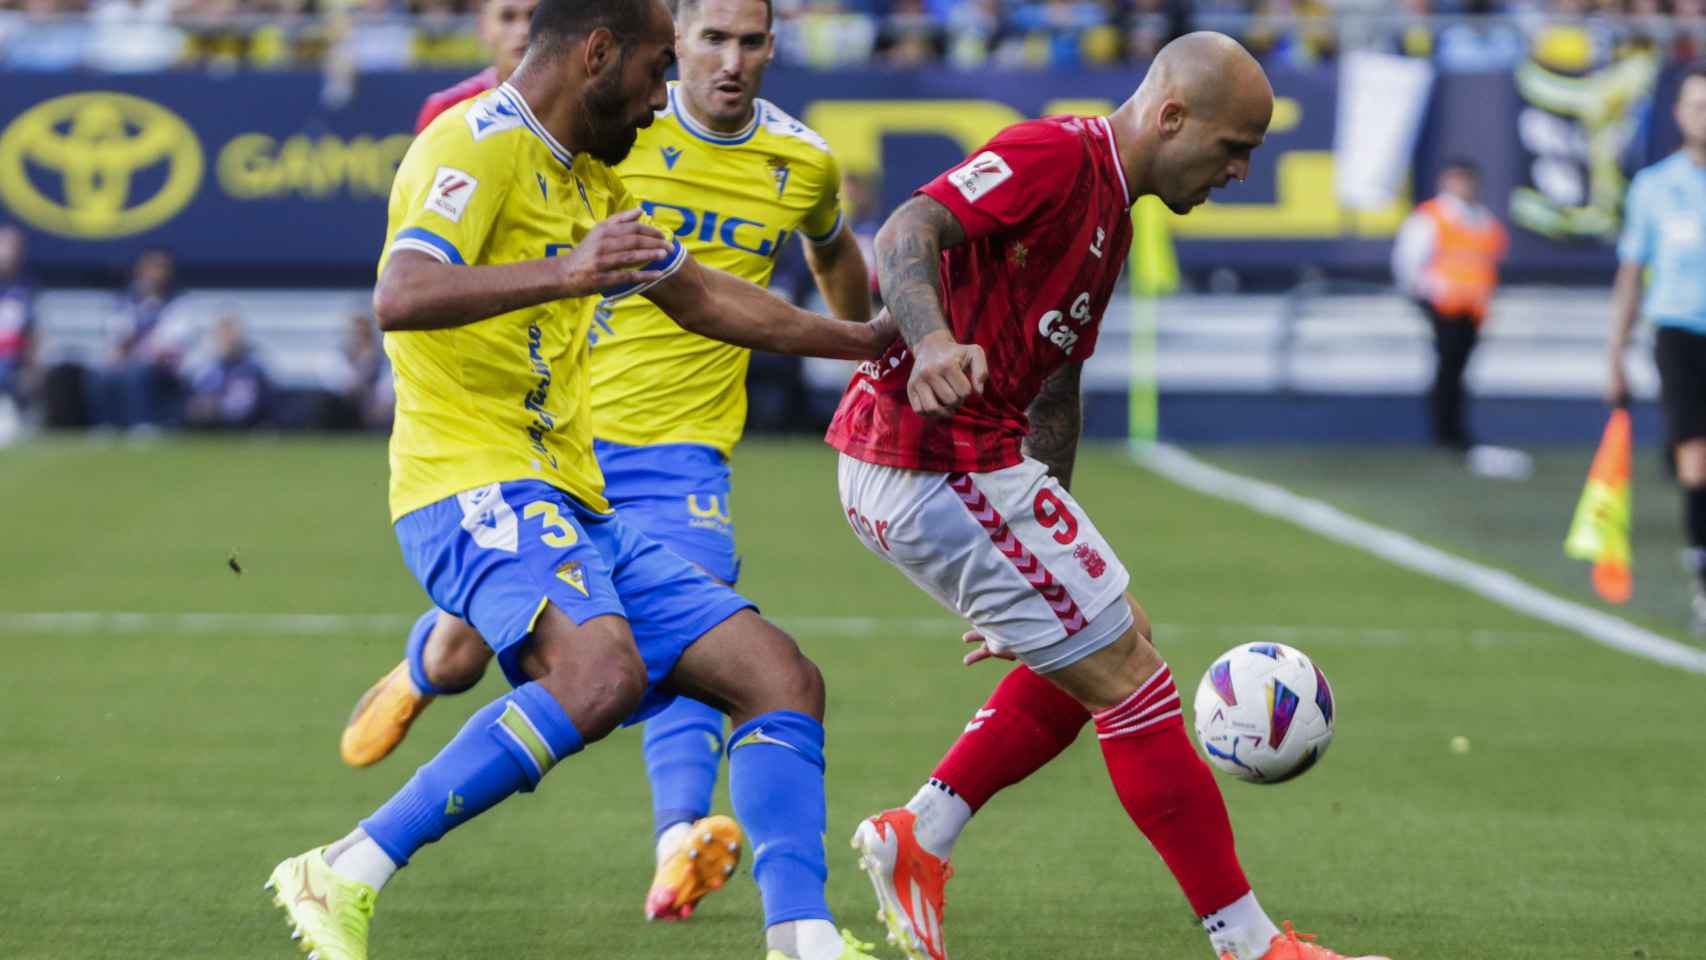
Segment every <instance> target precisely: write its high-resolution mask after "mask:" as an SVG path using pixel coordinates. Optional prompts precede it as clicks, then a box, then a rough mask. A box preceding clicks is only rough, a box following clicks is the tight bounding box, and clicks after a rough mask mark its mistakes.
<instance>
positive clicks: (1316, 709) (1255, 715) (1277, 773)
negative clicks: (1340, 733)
mask: <svg viewBox="0 0 1706 960" xmlns="http://www.w3.org/2000/svg"><path fill="white" fill-rule="evenodd" d="M1333 712H1334V711H1333V688H1332V687H1330V686H1328V685H1327V676H1326V674H1324V673H1322V672H1321V668H1320V667H1317V666H1316V665H1315V663H1314V661H1312V660H1310V659H1309V658H1308V657H1306V656H1304V655H1303V653H1302V652H1301V651H1299V650H1297V649H1295V648H1293V647H1288V646H1286V645H1285V644H1283V643H1246V644H1244V645H1242V646H1237V647H1233V648H1232V649H1231V650H1228V651H1226V652H1225V653H1224V654H1222V655H1221V656H1219V657H1217V658H1215V661H1214V664H1213V665H1212V666H1210V667H1209V668H1208V672H1207V673H1205V674H1203V678H1202V683H1201V684H1198V686H1197V701H1196V727H1197V742H1199V743H1201V744H1202V748H1203V752H1204V753H1206V754H1208V762H1209V763H1210V764H1213V765H1214V767H1215V769H1217V770H1220V771H1221V772H1222V773H1229V774H1231V775H1232V776H1234V777H1237V778H1238V779H1240V780H1248V781H1250V782H1251V783H1281V782H1283V781H1286V780H1290V779H1292V778H1293V777H1296V776H1299V775H1301V774H1302V773H1303V772H1304V771H1306V770H1308V769H1309V768H1310V767H1313V766H1314V765H1315V764H1316V763H1317V762H1318V761H1319V760H1320V759H1321V755H1322V754H1324V753H1326V752H1327V747H1328V745H1329V744H1331V743H1332V742H1333Z"/></svg>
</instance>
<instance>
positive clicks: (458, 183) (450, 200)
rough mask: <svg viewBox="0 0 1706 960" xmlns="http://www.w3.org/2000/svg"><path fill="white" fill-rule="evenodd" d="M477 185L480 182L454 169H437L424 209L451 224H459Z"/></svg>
mask: <svg viewBox="0 0 1706 960" xmlns="http://www.w3.org/2000/svg"><path fill="white" fill-rule="evenodd" d="M479 185H480V181H478V180H476V179H474V178H473V177H471V176H469V175H468V174H466V173H463V172H462V171H461V170H458V169H456V168H455V167H439V168H438V172H437V173H435V174H433V177H432V189H431V190H430V191H428V192H427V199H426V208H427V209H428V210H430V211H432V212H433V213H436V214H438V215H439V216H441V217H443V218H444V219H446V220H449V221H450V222H451V223H461V222H462V211H464V210H466V209H468V199H469V198H470V197H472V196H473V195H474V189H475V188H476V187H478V186H479Z"/></svg>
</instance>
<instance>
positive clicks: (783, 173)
mask: <svg viewBox="0 0 1706 960" xmlns="http://www.w3.org/2000/svg"><path fill="white" fill-rule="evenodd" d="M790 172H791V171H789V169H788V161H786V160H783V159H782V158H781V157H771V158H770V176H771V178H772V179H774V180H775V181H776V197H777V199H781V197H782V194H784V193H787V192H788V174H789V173H790Z"/></svg>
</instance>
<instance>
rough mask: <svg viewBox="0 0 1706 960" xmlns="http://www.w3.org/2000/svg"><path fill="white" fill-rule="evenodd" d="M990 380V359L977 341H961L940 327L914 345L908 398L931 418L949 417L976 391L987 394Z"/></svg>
mask: <svg viewBox="0 0 1706 960" xmlns="http://www.w3.org/2000/svg"><path fill="white" fill-rule="evenodd" d="M988 380H989V361H988V360H987V359H986V358H985V357H984V355H983V348H982V347H980V346H978V345H977V344H975V343H960V342H959V341H957V340H955V339H954V337H953V334H951V333H949V332H948V331H946V330H938V331H936V332H934V333H931V334H929V335H927V336H925V337H924V338H923V339H921V340H919V341H918V342H917V343H916V344H914V345H913V347H912V376H911V377H910V378H909V379H908V380H907V381H906V397H907V399H908V400H910V401H911V402H912V409H913V410H916V411H917V412H919V413H921V414H923V415H924V416H927V417H945V416H948V415H949V414H951V413H953V412H954V411H955V410H958V409H959V408H960V404H962V403H965V402H966V398H968V397H970V396H971V395H972V394H973V393H978V394H981V393H983V385H984V384H985V383H986V382H988Z"/></svg>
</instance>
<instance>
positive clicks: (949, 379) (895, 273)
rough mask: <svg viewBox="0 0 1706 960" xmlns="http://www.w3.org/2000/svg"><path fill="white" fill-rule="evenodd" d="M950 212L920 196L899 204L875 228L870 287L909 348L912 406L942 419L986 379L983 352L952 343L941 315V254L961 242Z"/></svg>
mask: <svg viewBox="0 0 1706 960" xmlns="http://www.w3.org/2000/svg"><path fill="white" fill-rule="evenodd" d="M965 238H966V233H965V228H964V227H962V226H961V225H960V221H959V219H958V218H957V217H955V216H954V214H953V211H951V210H949V209H948V208H947V207H945V206H943V205H942V204H941V203H938V202H937V201H935V200H932V199H930V198H929V197H927V196H924V195H922V194H921V195H919V196H915V197H913V198H912V199H911V200H908V201H907V202H906V203H904V204H902V205H901V207H900V209H898V210H896V211H895V212H894V214H893V215H892V216H890V217H889V219H888V222H886V223H884V224H883V228H882V229H881V230H879V231H877V283H878V285H880V286H881V287H882V290H883V303H884V304H885V305H886V306H887V307H888V310H889V312H890V313H892V314H894V318H895V322H896V324H898V325H899V327H900V335H901V336H903V337H905V338H906V343H907V345H908V346H909V347H911V348H912V356H913V361H912V375H911V377H910V378H909V379H908V380H907V383H906V395H907V399H908V400H910V401H911V402H912V409H914V410H916V411H918V412H919V413H921V414H925V415H927V416H947V415H948V414H951V413H953V412H954V411H955V410H957V409H959V406H960V404H962V403H964V402H965V401H966V398H968V397H970V396H971V395H972V394H973V393H982V392H983V385H984V383H985V381H987V380H988V379H989V362H988V360H987V359H986V358H985V357H984V355H983V348H982V347H980V346H978V345H976V344H964V343H960V342H959V341H957V340H955V339H954V335H953V332H952V331H950V330H949V329H948V319H947V317H946V316H945V315H944V314H943V313H942V275H941V260H942V251H943V250H944V249H945V248H947V247H952V246H954V245H956V244H959V243H963V242H965Z"/></svg>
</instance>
